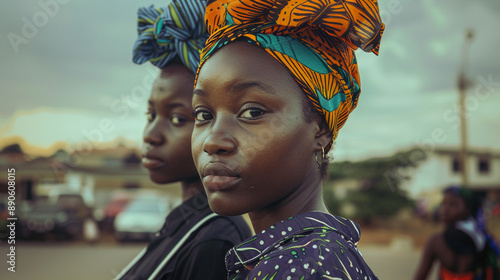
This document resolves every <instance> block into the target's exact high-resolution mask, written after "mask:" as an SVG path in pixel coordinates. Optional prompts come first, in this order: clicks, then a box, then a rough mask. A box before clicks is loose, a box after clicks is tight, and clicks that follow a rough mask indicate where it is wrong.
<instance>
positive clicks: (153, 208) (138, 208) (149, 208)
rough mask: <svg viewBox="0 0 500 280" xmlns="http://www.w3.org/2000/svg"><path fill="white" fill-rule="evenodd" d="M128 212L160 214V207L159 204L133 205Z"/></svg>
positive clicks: (143, 203) (128, 208) (144, 203)
mask: <svg viewBox="0 0 500 280" xmlns="http://www.w3.org/2000/svg"><path fill="white" fill-rule="evenodd" d="M126 211H127V212H141V213H144V212H148V213H158V212H160V207H159V206H158V204H157V203H146V202H140V203H132V204H129V206H128V207H127V210H126Z"/></svg>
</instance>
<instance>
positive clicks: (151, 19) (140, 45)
mask: <svg viewBox="0 0 500 280" xmlns="http://www.w3.org/2000/svg"><path fill="white" fill-rule="evenodd" d="M204 12H205V1H196V0H173V1H172V2H171V3H170V5H169V6H168V7H166V8H155V7H154V6H152V5H151V6H150V7H142V8H139V10H138V17H139V18H138V33H139V36H138V38H137V41H136V42H135V44H134V51H133V61H134V63H137V64H142V63H144V62H146V61H150V62H151V63H152V64H153V65H155V66H157V67H159V68H164V67H165V66H167V65H168V63H170V62H171V61H172V60H173V59H174V58H175V57H176V56H177V57H179V58H180V60H181V61H182V63H183V64H184V65H185V66H186V67H187V68H189V69H190V70H191V71H193V72H194V73H196V69H197V68H198V64H199V63H200V58H199V56H200V51H201V49H202V48H203V46H204V45H205V41H206V39H207V38H208V33H207V31H206V27H205V24H204V19H203V17H204Z"/></svg>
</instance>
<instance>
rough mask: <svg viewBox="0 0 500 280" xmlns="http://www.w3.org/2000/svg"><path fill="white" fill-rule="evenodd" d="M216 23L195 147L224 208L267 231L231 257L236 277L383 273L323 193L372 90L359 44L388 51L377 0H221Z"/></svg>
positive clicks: (214, 7)
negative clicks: (332, 157)
mask: <svg viewBox="0 0 500 280" xmlns="http://www.w3.org/2000/svg"><path fill="white" fill-rule="evenodd" d="M205 21H206V24H207V30H208V32H209V34H210V37H209V39H208V40H207V43H206V46H205V47H204V49H203V50H202V52H201V63H200V67H199V68H198V73H197V78H196V83H195V90H194V93H195V94H194V97H193V108H194V113H195V118H196V120H195V127H194V130H193V136H192V151H193V157H194V160H195V165H196V168H197V170H198V173H199V174H200V175H201V177H202V181H203V185H204V187H205V190H206V192H207V195H208V199H209V203H210V207H211V208H212V210H213V211H214V212H216V213H219V214H223V215H239V214H243V213H248V214H249V216H250V219H251V221H252V225H253V227H254V230H255V232H257V234H256V235H255V236H253V237H251V238H250V239H247V240H246V241H244V242H242V243H240V244H239V245H237V246H235V247H234V248H233V249H231V250H230V251H229V253H228V254H227V255H226V266H227V268H228V271H229V279H377V277H376V276H375V275H374V274H373V272H372V271H371V269H370V268H369V267H368V265H367V264H366V263H365V262H364V260H363V258H362V257H361V254H360V253H359V251H358V250H357V247H356V243H357V241H358V240H359V237H360V233H359V227H358V226H357V225H356V224H355V223H354V222H352V221H350V220H348V219H345V218H342V217H338V216H333V215H331V214H329V213H328V210H327V209H326V206H325V205H324V203H323V200H322V195H321V184H322V183H321V181H322V177H323V176H324V174H325V170H326V166H327V160H326V156H325V154H326V153H327V152H328V151H329V150H330V148H331V146H332V143H333V141H334V140H335V138H336V137H337V134H338V131H339V129H340V128H341V127H342V126H343V125H344V123H345V122H346V120H347V117H348V115H349V114H350V113H351V112H352V110H353V109H354V108H355V107H356V105H357V102H358V99H359V96H360V92H361V91H360V81H359V74H358V70H357V64H356V63H357V62H356V58H355V56H354V50H355V49H357V48H358V47H360V48H362V49H363V50H365V51H368V52H373V53H375V54H377V53H378V49H379V42H380V38H381V35H382V33H383V30H384V25H383V24H382V23H381V21H380V16H379V13H378V6H377V2H376V1H373V0H335V1H326V0H324V1H320V0H311V1H305V0H302V1H249V0H219V1H209V3H208V5H207V9H206V14H205Z"/></svg>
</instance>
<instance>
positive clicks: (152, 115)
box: [146, 110, 155, 122]
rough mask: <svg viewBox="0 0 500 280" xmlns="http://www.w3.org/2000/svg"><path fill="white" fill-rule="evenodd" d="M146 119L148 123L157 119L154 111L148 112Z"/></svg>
mask: <svg viewBox="0 0 500 280" xmlns="http://www.w3.org/2000/svg"><path fill="white" fill-rule="evenodd" d="M146 117H147V119H148V122H152V121H153V120H154V119H155V116H154V113H153V112H152V111H149V110H148V111H146Z"/></svg>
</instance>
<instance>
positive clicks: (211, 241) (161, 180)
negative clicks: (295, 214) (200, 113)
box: [116, 0, 250, 280]
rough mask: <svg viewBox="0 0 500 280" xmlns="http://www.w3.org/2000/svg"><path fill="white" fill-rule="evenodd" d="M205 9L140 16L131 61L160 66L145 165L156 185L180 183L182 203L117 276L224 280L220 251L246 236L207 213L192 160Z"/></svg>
mask: <svg viewBox="0 0 500 280" xmlns="http://www.w3.org/2000/svg"><path fill="white" fill-rule="evenodd" d="M205 6H206V3H205V1H194V0H173V1H172V2H171V3H170V5H168V7H166V8H164V9H160V8H155V7H153V6H150V7H148V8H140V9H139V11H138V15H139V19H138V32H139V36H138V38H137V41H136V42H135V44H134V49H133V61H134V62H135V63H137V64H142V63H144V62H147V61H149V62H151V63H152V64H153V65H155V66H157V67H158V68H160V69H161V72H160V75H159V76H158V77H157V78H156V80H155V82H154V84H153V88H152V90H151V95H150V98H149V100H148V111H147V113H146V115H147V124H146V127H145V129H144V133H143V147H142V155H143V158H142V163H143V166H144V167H145V168H146V169H147V170H148V172H149V176H150V178H151V180H153V181H154V182H155V183H158V184H168V183H175V182H178V183H180V185H181V188H182V200H183V202H182V204H181V205H180V206H178V207H176V208H174V209H173V210H172V211H171V212H170V214H169V215H168V216H167V218H166V221H165V224H164V225H163V227H162V228H161V230H160V231H159V232H158V233H157V234H156V237H154V238H153V239H152V240H151V243H150V244H149V245H148V246H147V247H146V248H145V250H144V251H143V252H141V253H140V255H139V256H137V257H136V258H135V259H134V260H133V261H132V262H131V263H130V264H129V265H128V266H127V267H126V268H125V269H124V270H123V271H122V272H121V273H120V275H118V276H117V277H116V279H176V280H178V279H225V278H226V275H227V272H226V269H225V265H224V255H225V253H226V252H227V251H228V250H229V249H230V248H231V247H232V246H234V245H235V244H237V243H239V242H241V241H242V240H243V239H245V238H247V237H249V236H250V230H249V228H248V226H247V224H246V222H245V221H244V220H243V219H242V218H241V217H240V216H235V217H223V216H219V215H216V214H214V213H213V212H212V211H211V210H210V208H209V206H208V202H207V197H206V194H205V192H204V189H203V185H202V183H201V181H200V177H199V176H198V173H197V172H196V169H195V167H194V163H193V158H192V155H191V141H190V139H191V133H192V130H193V125H194V117H193V113H192V107H191V100H192V93H193V84H194V78H195V73H196V70H197V68H198V64H199V62H200V59H199V57H200V55H199V52H200V50H201V49H202V47H203V46H204V43H205V40H206V39H207V38H208V34H207V32H206V28H205V24H204V20H203V16H204V11H205Z"/></svg>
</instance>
